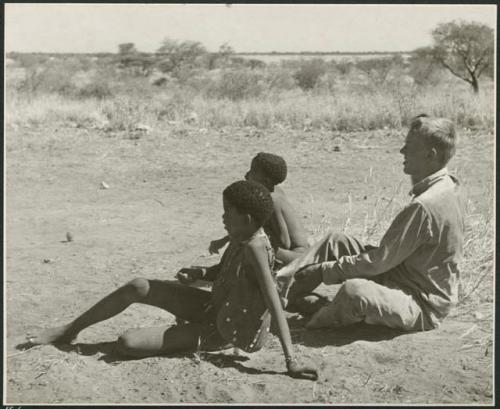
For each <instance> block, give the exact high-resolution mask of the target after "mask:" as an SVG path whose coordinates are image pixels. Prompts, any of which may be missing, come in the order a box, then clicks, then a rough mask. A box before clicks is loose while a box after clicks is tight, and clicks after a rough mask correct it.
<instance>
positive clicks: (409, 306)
mask: <svg viewBox="0 0 500 409" xmlns="http://www.w3.org/2000/svg"><path fill="white" fill-rule="evenodd" d="M358 322H365V323H367V324H373V325H384V326H387V327H391V328H398V329H402V330H407V331H410V330H423V329H424V328H423V315H422V310H421V309H420V306H419V305H418V304H417V302H416V301H415V300H414V299H413V297H412V296H411V295H408V294H406V293H405V292H403V291H402V290H400V289H397V288H389V287H386V286H383V285H381V284H377V283H375V282H374V281H371V280H365V279H361V278H355V279H351V280H347V281H346V282H344V284H342V286H341V287H340V289H339V292H338V293H337V295H336V296H335V298H334V300H333V301H332V302H330V303H328V304H327V305H325V306H324V307H322V308H321V309H320V310H319V311H317V312H316V313H315V314H314V315H313V317H312V318H311V320H310V321H309V322H308V323H307V325H306V327H307V328H322V327H330V326H345V325H350V324H355V323H358Z"/></svg>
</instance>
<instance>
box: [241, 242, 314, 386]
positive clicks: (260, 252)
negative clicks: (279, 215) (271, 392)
mask: <svg viewBox="0 0 500 409" xmlns="http://www.w3.org/2000/svg"><path fill="white" fill-rule="evenodd" d="M245 255H246V259H247V260H248V262H249V264H250V265H251V267H252V270H253V271H254V272H255V276H256V278H257V281H258V283H259V287H260V290H261V292H262V294H263V296H264V301H265V303H266V307H267V308H268V309H269V311H270V313H271V316H272V320H273V321H274V322H275V323H276V326H277V329H278V336H279V339H280V342H281V347H282V348H283V352H284V354H285V362H286V364H287V369H288V374H289V375H290V376H292V377H298V378H305V379H317V376H318V374H317V372H316V370H315V369H313V368H307V367H303V368H301V367H299V366H298V365H297V363H296V362H295V361H294V360H293V357H292V339H291V336H290V329H289V327H288V322H287V321H286V318H285V314H284V312H283V309H282V306H281V301H280V298H279V295H278V291H277V290H276V287H275V284H274V281H273V279H272V276H271V270H270V267H269V262H268V259H267V252H266V251H265V246H264V245H263V243H259V242H254V243H250V244H249V245H248V247H247V251H246V254H245Z"/></svg>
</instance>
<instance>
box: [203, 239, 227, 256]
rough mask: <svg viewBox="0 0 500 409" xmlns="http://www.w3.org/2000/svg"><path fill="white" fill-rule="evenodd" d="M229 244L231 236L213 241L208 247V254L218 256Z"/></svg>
mask: <svg viewBox="0 0 500 409" xmlns="http://www.w3.org/2000/svg"><path fill="white" fill-rule="evenodd" d="M228 242H229V236H224V237H223V238H221V239H218V240H212V241H211V242H210V245H209V246H208V252H209V253H210V254H218V253H219V250H220V249H221V248H222V247H224V246H225V245H226V244H227V243H228Z"/></svg>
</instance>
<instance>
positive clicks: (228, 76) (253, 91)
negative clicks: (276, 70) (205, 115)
mask: <svg viewBox="0 0 500 409" xmlns="http://www.w3.org/2000/svg"><path fill="white" fill-rule="evenodd" d="M265 90H266V86H265V81H264V76H263V75H262V73H260V72H258V71H252V70H248V69H246V70H245V69H241V70H230V71H224V72H223V73H222V75H221V76H220V78H219V79H218V80H216V81H215V83H214V84H213V85H212V86H211V87H210V88H209V89H208V95H209V96H214V97H216V98H228V99H231V100H233V101H236V100H241V99H246V98H255V97H258V96H260V95H262V94H263V93H264V91H265Z"/></svg>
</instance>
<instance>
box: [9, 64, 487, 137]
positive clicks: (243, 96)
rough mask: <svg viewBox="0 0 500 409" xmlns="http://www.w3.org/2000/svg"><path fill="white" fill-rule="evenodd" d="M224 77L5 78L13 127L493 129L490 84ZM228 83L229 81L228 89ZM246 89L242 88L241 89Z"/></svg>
mask: <svg viewBox="0 0 500 409" xmlns="http://www.w3.org/2000/svg"><path fill="white" fill-rule="evenodd" d="M229 73H230V71H229ZM227 74H228V72H226V73H224V72H222V73H219V75H217V73H211V72H201V73H200V74H198V75H197V76H196V75H194V74H193V75H194V76H193V77H192V78H189V79H187V80H186V81H185V82H179V81H177V80H176V81H172V82H170V83H168V85H167V86H162V87H156V86H154V85H152V84H151V83H150V81H148V80H147V79H145V78H133V77H127V76H121V77H120V76H119V75H114V76H111V75H110V73H108V74H106V75H107V76H108V77H109V78H110V80H109V84H108V82H106V81H105V80H104V79H103V78H100V77H99V75H97V74H95V73H94V74H92V75H91V74H90V73H88V75H87V77H88V78H84V80H85V81H83V80H82V79H81V78H80V79H78V81H80V82H82V81H83V83H84V84H85V85H84V88H82V89H80V88H78V86H79V87H81V86H82V85H78V86H77V85H75V84H76V82H78V81H77V80H76V78H77V77H78V78H79V77H82V76H83V77H86V76H85V75H84V74H79V76H77V75H74V77H75V79H74V82H75V84H73V83H68V87H65V88H62V90H61V88H58V87H56V86H55V85H57V84H54V86H42V85H44V84H38V82H37V84H38V85H37V86H36V87H26V86H23V84H24V83H23V82H22V80H20V79H19V78H17V77H15V76H13V75H10V76H9V75H7V98H6V104H7V110H6V111H7V114H8V123H9V124H23V123H30V124H34V123H35V124H36V123H41V122H43V121H54V120H60V121H67V122H68V121H69V122H77V123H78V124H80V125H82V126H97V127H99V125H101V124H102V122H103V121H108V122H109V126H110V127H111V128H113V129H117V130H123V129H129V128H130V127H131V126H133V125H134V123H137V122H140V123H147V124H148V125H149V126H154V127H156V128H159V129H162V128H165V127H168V126H169V125H170V122H172V121H176V122H181V121H184V120H186V119H187V118H189V117H190V115H191V114H192V112H195V113H196V116H197V120H198V124H199V125H200V126H202V127H207V128H208V127H211V128H220V127H225V126H254V127H258V128H261V129H268V128H270V127H274V126H281V127H285V128H291V129H301V130H302V129H306V130H313V129H326V130H336V131H359V130H373V129H385V128H393V129H401V128H402V127H404V125H405V123H407V121H408V120H409V119H410V118H411V117H413V116H414V115H415V114H418V113H421V112H427V113H428V114H431V115H436V116H445V117H448V118H450V119H453V120H454V121H455V122H456V123H457V124H458V125H460V126H463V127H466V128H478V127H480V128H485V129H492V128H493V124H494V112H493V106H494V105H493V98H494V90H493V87H492V86H490V85H491V84H484V86H483V89H482V92H481V94H479V95H478V96H476V95H474V94H473V93H472V92H471V90H470V89H469V87H468V85H467V84H465V83H461V82H459V81H457V80H453V79H449V80H446V81H444V82H443V83H442V84H440V85H439V86H437V87H424V86H416V85H412V84H407V83H404V82H401V81H399V79H398V78H396V79H395V80H393V81H388V82H384V83H381V84H374V83H372V82H370V81H369V79H367V78H361V79H360V78H358V77H359V75H357V76H356V75H354V74H353V75H351V76H340V77H334V78H333V79H332V80H331V81H327V82H322V83H320V85H318V86H317V87H316V88H314V89H313V90H310V91H303V90H301V89H300V88H299V87H298V86H297V85H294V84H293V83H292V84H290V83H289V79H290V78H289V77H290V75H289V73H287V72H286V70H284V69H282V70H281V71H280V70H279V69H276V68H273V69H263V70H262V72H259V71H256V72H253V71H250V72H245V71H242V72H238V75H239V77H237V79H238V81H236V80H235V79H234V78H232V76H228V75H227ZM102 75H105V74H102ZM66 77H68V75H66ZM240 77H241V78H240ZM105 78H107V77H105ZM228 78H229V79H228ZM42 80H43V78H42ZM66 80H67V82H68V81H70V79H68V78H66ZM226 80H227V81H230V82H229V83H227V84H226V83H225V82H224V81H226ZM20 84H21V85H20ZM241 84H243V85H244V87H243V88H244V89H240V88H241V87H240V88H238V87H236V85H241ZM235 87H236V88H235ZM66 89H70V90H72V91H71V92H69V91H68V92H66V91H64V90H66ZM89 90H90V91H91V92H90V91H89ZM84 91H85V92H84ZM96 96H100V97H96Z"/></svg>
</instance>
